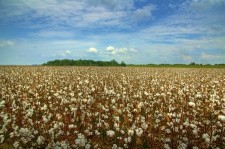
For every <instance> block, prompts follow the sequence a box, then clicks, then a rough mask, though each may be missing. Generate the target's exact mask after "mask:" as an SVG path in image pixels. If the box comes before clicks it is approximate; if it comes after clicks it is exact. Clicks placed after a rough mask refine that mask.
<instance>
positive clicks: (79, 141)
mask: <svg viewBox="0 0 225 149" xmlns="http://www.w3.org/2000/svg"><path fill="white" fill-rule="evenodd" d="M75 143H76V144H77V145H79V147H84V146H85V143H86V138H85V136H84V135H83V134H78V138H77V139H76V140H75Z"/></svg>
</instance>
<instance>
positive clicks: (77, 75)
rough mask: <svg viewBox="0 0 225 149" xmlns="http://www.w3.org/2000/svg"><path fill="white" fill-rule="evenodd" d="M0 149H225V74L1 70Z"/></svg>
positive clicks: (168, 70)
mask: <svg viewBox="0 0 225 149" xmlns="http://www.w3.org/2000/svg"><path fill="white" fill-rule="evenodd" d="M0 148H34V149H35V148H47V149H48V148H62V149H67V148H68V149H69V148H82V149H98V148H99V149H122V148H125V149H126V148H128V149H129V148H140V149H142V148H150V149H160V148H162V149H163V148H165V149H176V148H177V149H186V148H190V149H206V148H216V149H224V148H225V69H207V68H204V69H200V68H198V69H192V68H147V67H145V68H138V67H41V66H35V67H31V66H24V67H22V66H19V67H16V66H1V67H0Z"/></svg>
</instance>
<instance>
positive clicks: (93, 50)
mask: <svg viewBox="0 0 225 149" xmlns="http://www.w3.org/2000/svg"><path fill="white" fill-rule="evenodd" d="M88 52H90V53H97V52H98V50H97V49H96V48H89V49H88Z"/></svg>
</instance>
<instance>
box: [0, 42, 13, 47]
mask: <svg viewBox="0 0 225 149" xmlns="http://www.w3.org/2000/svg"><path fill="white" fill-rule="evenodd" d="M8 46H14V42H13V41H10V40H0V47H8Z"/></svg>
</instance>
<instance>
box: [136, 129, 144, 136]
mask: <svg viewBox="0 0 225 149" xmlns="http://www.w3.org/2000/svg"><path fill="white" fill-rule="evenodd" d="M135 132H136V134H137V136H139V137H140V136H141V135H142V133H143V130H142V128H138V129H136V130H135Z"/></svg>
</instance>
